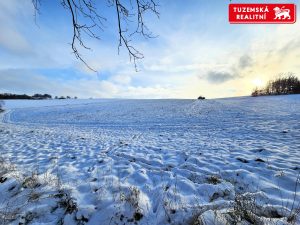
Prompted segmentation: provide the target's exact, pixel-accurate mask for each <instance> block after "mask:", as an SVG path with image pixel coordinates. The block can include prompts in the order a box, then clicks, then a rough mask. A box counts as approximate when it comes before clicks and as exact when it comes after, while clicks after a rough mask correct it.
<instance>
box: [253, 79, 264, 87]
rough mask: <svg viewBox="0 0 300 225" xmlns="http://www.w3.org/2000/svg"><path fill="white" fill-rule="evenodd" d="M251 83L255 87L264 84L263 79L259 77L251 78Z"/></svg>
mask: <svg viewBox="0 0 300 225" xmlns="http://www.w3.org/2000/svg"><path fill="white" fill-rule="evenodd" d="M252 83H253V84H254V85H255V86H256V87H263V86H264V84H265V83H264V81H263V80H262V79H260V78H255V79H254V80H252Z"/></svg>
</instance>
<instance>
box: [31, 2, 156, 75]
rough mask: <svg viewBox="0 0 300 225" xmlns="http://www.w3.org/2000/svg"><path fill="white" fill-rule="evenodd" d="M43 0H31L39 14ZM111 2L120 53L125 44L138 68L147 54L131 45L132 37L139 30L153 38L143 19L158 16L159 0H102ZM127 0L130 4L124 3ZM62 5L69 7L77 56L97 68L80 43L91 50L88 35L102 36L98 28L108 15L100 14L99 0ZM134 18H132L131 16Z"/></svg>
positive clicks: (102, 24)
mask: <svg viewBox="0 0 300 225" xmlns="http://www.w3.org/2000/svg"><path fill="white" fill-rule="evenodd" d="M40 1H41V0H32V4H33V6H34V9H35V17H36V14H37V13H39V10H40V3H41V2H40ZM103 1H107V2H108V6H107V7H115V9H116V16H117V24H116V25H117V26H116V27H117V31H118V39H119V40H118V53H119V52H120V48H121V47H122V46H124V47H125V48H126V49H127V51H128V54H129V58H130V61H133V63H134V66H135V69H136V70H137V60H139V59H143V58H144V55H143V54H142V53H141V52H140V51H138V50H137V49H136V48H135V47H134V46H133V45H131V38H133V36H134V35H135V34H139V35H141V36H143V37H144V38H146V39H147V38H153V37H155V36H153V35H152V33H151V31H150V30H149V29H148V27H147V26H146V24H145V22H144V16H145V14H146V13H147V12H149V13H152V14H154V15H156V16H157V17H158V18H159V12H158V10H157V8H158V4H157V3H156V1H158V0H134V1H135V4H132V2H131V0H130V2H129V3H130V6H131V7H129V6H128V1H127V2H126V1H125V0H124V2H123V1H122V0H103ZM125 3H127V5H126V4H125ZM61 4H62V6H63V7H64V8H65V9H66V10H67V11H69V13H70V15H71V19H72V28H73V36H72V42H71V47H72V50H73V54H74V55H75V57H76V58H77V59H79V60H80V61H81V62H83V63H84V64H85V66H87V67H88V68H89V69H90V70H92V71H94V72H96V70H95V69H93V68H92V67H91V66H89V64H88V63H87V62H86V61H85V59H84V58H83V57H82V55H81V54H80V52H79V49H78V47H79V46H80V47H82V48H84V49H88V50H91V49H90V48H89V47H88V46H87V45H86V44H85V43H86V39H85V35H86V36H87V37H89V38H93V39H97V40H100V37H99V35H98V33H99V32H102V31H104V29H105V22H106V21H107V19H106V18H105V17H103V16H101V15H100V13H99V10H98V9H97V5H96V2H95V1H93V0H61ZM132 18H133V21H132V20H131V19H132ZM132 24H136V29H135V30H134V31H133V32H132V31H131V30H132V29H131V28H132Z"/></svg>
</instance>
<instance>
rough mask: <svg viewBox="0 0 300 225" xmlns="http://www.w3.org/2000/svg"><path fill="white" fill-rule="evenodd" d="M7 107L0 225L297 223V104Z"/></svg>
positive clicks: (0, 133)
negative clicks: (1, 224)
mask: <svg viewBox="0 0 300 225" xmlns="http://www.w3.org/2000/svg"><path fill="white" fill-rule="evenodd" d="M5 108H6V111H5V113H2V114H0V120H1V122H0V154H1V155H0V156H1V159H0V191H1V192H0V223H1V222H2V223H3V224H149V225H155V224H162V225H163V224H203V225H204V224H236V221H239V223H237V224H278V225H279V224H300V220H299V213H300V196H299V195H300V193H299V190H300V180H299V173H300V95H290V96H274V97H258V98H251V97H244V98H229V99H216V100H205V101H199V100H44V101H37V100H36V101H30V100H27V101H26V100H25V101H18V100H11V101H6V102H5Z"/></svg>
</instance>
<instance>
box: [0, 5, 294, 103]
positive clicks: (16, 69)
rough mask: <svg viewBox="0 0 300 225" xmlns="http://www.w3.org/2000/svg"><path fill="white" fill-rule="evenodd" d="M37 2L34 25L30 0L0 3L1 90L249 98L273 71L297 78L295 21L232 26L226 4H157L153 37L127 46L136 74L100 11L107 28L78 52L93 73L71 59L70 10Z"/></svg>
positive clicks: (110, 17)
mask: <svg viewBox="0 0 300 225" xmlns="http://www.w3.org/2000/svg"><path fill="white" fill-rule="evenodd" d="M124 1H125V0H124ZM41 2H42V5H41V9H40V12H41V14H40V15H38V17H37V24H35V21H34V17H33V14H34V11H33V6H32V4H31V0H22V1H19V0H10V1H6V0H0V27H1V33H0V79H1V82H0V92H13V93H27V94H34V93H49V94H52V95H54V96H55V95H58V96H60V95H69V96H78V97H81V98H89V97H99V98H196V97H197V96H199V95H204V96H206V97H208V98H217V97H229V96H242V95H248V94H249V93H250V92H251V90H252V89H253V88H254V87H255V85H260V84H264V83H265V82H266V81H267V80H268V79H270V78H273V77H274V76H276V75H277V74H278V73H282V72H294V73H295V74H296V75H297V76H299V74H300V73H299V72H300V71H299V70H300V64H299V58H300V29H299V28H300V27H299V22H297V23H296V24H293V25H230V24H229V23H228V15H227V13H228V4H229V0H228V1H226V0H224V1H206V0H190V1H181V0H164V1H162V0H161V1H160V7H159V11H160V18H159V19H157V18H156V17H153V16H149V17H147V25H148V27H149V28H150V30H151V31H153V33H154V34H155V35H158V37H157V38H155V39H150V40H144V39H142V38H136V39H134V40H133V41H134V42H133V43H134V45H135V46H136V47H137V48H138V49H139V50H140V51H141V52H143V54H144V56H145V58H144V59H143V60H141V61H140V62H139V63H138V69H139V72H135V70H134V66H133V63H131V62H130V61H129V58H128V54H127V52H126V49H124V48H121V52H120V54H118V50H117V46H118V37H117V27H116V22H117V21H116V17H115V14H114V11H113V10H114V9H113V8H107V7H104V6H100V7H99V11H100V13H102V14H103V15H105V16H106V17H107V23H106V24H105V26H106V29H105V30H104V32H100V33H99V35H100V37H101V40H100V41H98V40H91V39H86V43H87V45H88V46H89V47H91V48H92V49H93V50H92V51H87V50H82V51H81V52H82V54H83V57H84V58H85V60H86V61H87V62H88V63H89V65H91V66H92V67H93V68H95V69H97V71H98V73H94V72H92V71H90V70H88V69H87V68H86V67H85V66H84V64H83V63H82V62H80V61H78V60H76V58H75V57H74V55H73V54H72V50H71V47H70V44H69V43H70V42H71V38H72V28H71V17H70V15H69V14H68V11H66V10H65V9H64V8H63V7H62V6H61V5H60V1H53V0H41ZM233 2H234V1H233ZM244 2H245V1H244ZM246 2H247V1H246ZM248 2H253V1H248ZM282 2H287V1H282ZM294 2H296V1H294ZM298 8H299V7H298ZM100 9H101V10H102V9H103V10H102V11H101V10H100ZM298 12H299V10H298Z"/></svg>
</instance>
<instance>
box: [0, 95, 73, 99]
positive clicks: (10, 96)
mask: <svg viewBox="0 0 300 225" xmlns="http://www.w3.org/2000/svg"><path fill="white" fill-rule="evenodd" d="M0 99H37V100H42V99H52V96H51V95H49V94H34V95H32V96H30V95H26V94H22V95H19V94H11V93H3V94H0ZM55 99H71V97H70V96H66V97H64V96H60V97H58V96H55ZM74 99H77V97H74Z"/></svg>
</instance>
